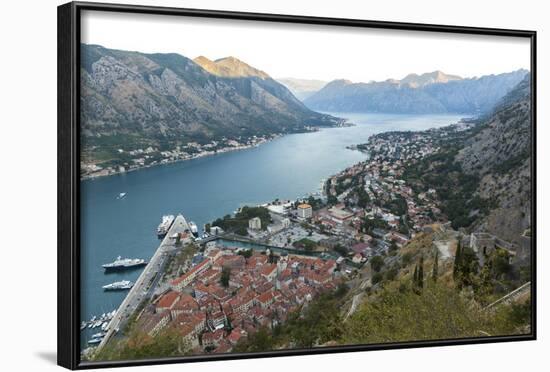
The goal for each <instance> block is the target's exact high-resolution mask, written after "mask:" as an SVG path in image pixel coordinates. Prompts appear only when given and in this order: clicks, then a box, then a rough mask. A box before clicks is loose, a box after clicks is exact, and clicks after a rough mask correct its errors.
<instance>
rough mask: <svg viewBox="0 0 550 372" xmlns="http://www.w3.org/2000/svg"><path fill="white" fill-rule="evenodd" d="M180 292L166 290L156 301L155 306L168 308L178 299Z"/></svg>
mask: <svg viewBox="0 0 550 372" xmlns="http://www.w3.org/2000/svg"><path fill="white" fill-rule="evenodd" d="M179 296H180V294H179V293H178V292H174V291H168V292H167V293H166V294H164V295H163V296H162V297H161V298H160V300H159V301H158V302H157V308H167V309H170V308H171V307H172V306H173V305H174V303H175V302H176V301H177V300H178V299H179Z"/></svg>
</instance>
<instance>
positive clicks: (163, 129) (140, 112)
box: [81, 45, 338, 148]
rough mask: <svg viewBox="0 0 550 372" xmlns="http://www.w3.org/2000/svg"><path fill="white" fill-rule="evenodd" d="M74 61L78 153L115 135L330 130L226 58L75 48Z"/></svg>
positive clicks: (322, 118)
mask: <svg viewBox="0 0 550 372" xmlns="http://www.w3.org/2000/svg"><path fill="white" fill-rule="evenodd" d="M81 56H82V58H81V60H82V66H81V80H82V84H81V85H82V92H81V107H82V110H81V125H82V133H83V134H84V139H83V146H84V147H86V146H87V144H88V142H89V141H87V139H93V138H109V137H111V136H116V135H126V136H132V137H133V138H137V139H138V140H140V141H143V142H153V143H154V141H159V140H162V138H165V139H168V140H177V141H181V142H186V141H193V140H197V139H208V138H217V137H239V136H245V137H246V136H252V135H266V134H275V133H282V132H285V131H300V130H303V129H304V128H305V127H306V126H311V125H314V126H315V125H319V126H331V125H334V124H336V123H337V122H338V120H337V119H336V118H334V117H331V116H329V115H324V114H319V113H316V112H313V111H311V110H310V109H308V108H307V107H305V106H304V105H303V104H302V103H301V102H300V101H299V100H298V99H296V97H294V96H293V95H292V93H291V92H290V91H289V90H288V89H287V88H285V87H284V86H283V85H281V84H279V83H278V82H276V81H275V80H273V79H271V78H270V77H269V75H267V74H266V73H265V72H263V71H260V70H257V69H255V68H253V67H251V66H249V65H247V64H246V63H244V62H242V61H239V60H237V59H236V58H233V57H229V58H224V59H222V60H217V61H214V62H212V61H208V60H206V58H204V57H203V58H200V59H198V60H197V61H198V63H196V62H194V61H192V60H190V59H188V58H186V57H183V56H181V55H177V54H143V53H138V52H127V51H120V50H111V49H106V48H103V47H101V46H97V45H82V47H81ZM163 141H164V140H163ZM96 142H97V141H96ZM96 145H97V144H96ZM100 146H101V143H100ZM94 148H95V146H94Z"/></svg>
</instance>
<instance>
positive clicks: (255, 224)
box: [248, 217, 262, 230]
mask: <svg viewBox="0 0 550 372" xmlns="http://www.w3.org/2000/svg"><path fill="white" fill-rule="evenodd" d="M248 228H249V229H252V230H260V229H261V228H262V220H261V219H260V217H254V218H251V219H249V220H248Z"/></svg>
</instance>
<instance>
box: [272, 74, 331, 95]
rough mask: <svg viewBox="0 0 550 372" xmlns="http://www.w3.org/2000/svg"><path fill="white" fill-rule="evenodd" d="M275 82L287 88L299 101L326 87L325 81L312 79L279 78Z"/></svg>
mask: <svg viewBox="0 0 550 372" xmlns="http://www.w3.org/2000/svg"><path fill="white" fill-rule="evenodd" d="M277 81H278V82H279V83H281V84H283V85H284V86H285V87H287V88H288V89H289V90H290V91H291V92H292V94H294V95H295V96H296V98H298V99H299V100H301V101H303V100H305V99H306V98H308V97H310V96H312V95H313V94H315V93H317V92H318V91H319V90H321V89H322V88H323V87H324V86H325V85H327V82H326V81H323V80H313V79H296V78H279V79H277Z"/></svg>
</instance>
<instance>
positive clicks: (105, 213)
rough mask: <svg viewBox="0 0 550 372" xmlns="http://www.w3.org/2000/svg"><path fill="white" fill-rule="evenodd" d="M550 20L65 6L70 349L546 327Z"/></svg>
mask: <svg viewBox="0 0 550 372" xmlns="http://www.w3.org/2000/svg"><path fill="white" fill-rule="evenodd" d="M535 48H536V33H535V32H534V31H522V30H502V29H487V28H472V27H458V26H439V25H427V24H408V23H393V22H380V21H366V20H351V19H332V18H315V17H305V16H289V15H272V14H252V13H239V12H225V11H212V10H194V9H175V8H160V7H144V6H132V5H113V4H97V3H69V4H65V5H62V6H60V7H59V8H58V139H59V141H58V158H59V162H58V174H59V176H58V226H59V232H58V282H59V289H58V298H59V306H58V361H59V364H60V365H62V366H64V367H67V368H70V369H82V368H97V367H113V366H128V365H143V364H153V363H173V362H191V361H207V360H219V359H234V358H251V357H274V356H281V355H302V354H312V353H333V352H346V351H364V350H375V349H395V348H404V347H418V346H435V345H456V344H465V343H486V342H499V341H520V340H533V339H535V337H536V324H535V321H536V317H535V310H536V307H535V287H536V283H535V281H534V278H535V277H536V270H535V269H536V266H535V262H536V250H535V246H536V245H535V237H536V220H535V216H536V213H535V198H536V190H535V184H536V183H535V169H536V167H535V103H536V100H535V86H536V84H535V82H536V64H535V60H536V59H535V56H536V52H535V51H536V49H535Z"/></svg>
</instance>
